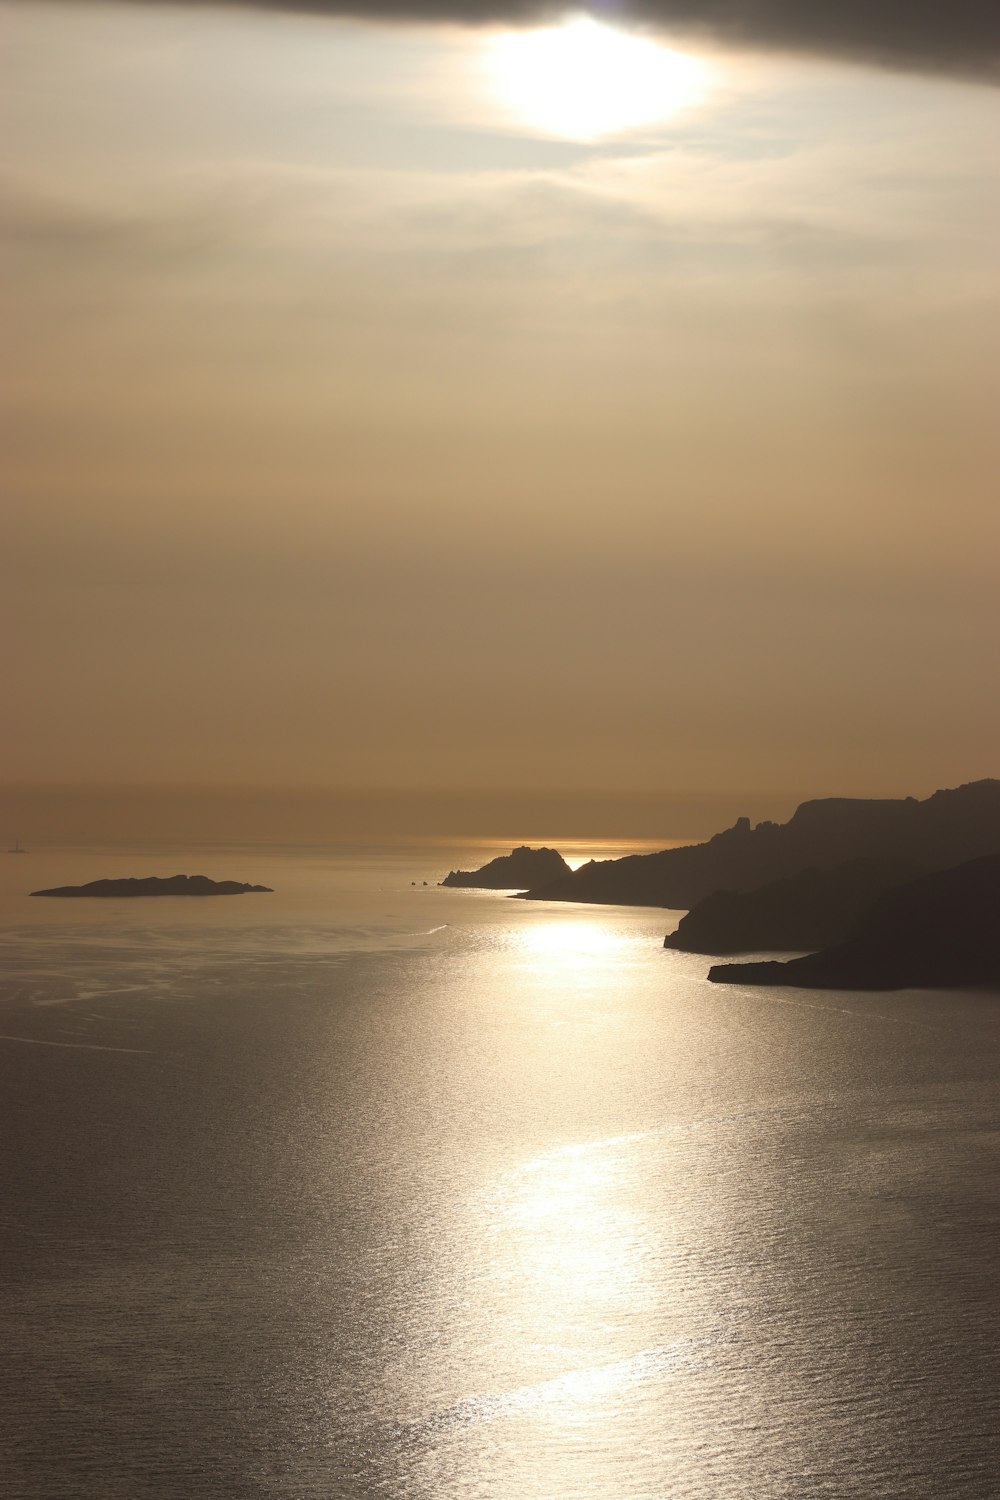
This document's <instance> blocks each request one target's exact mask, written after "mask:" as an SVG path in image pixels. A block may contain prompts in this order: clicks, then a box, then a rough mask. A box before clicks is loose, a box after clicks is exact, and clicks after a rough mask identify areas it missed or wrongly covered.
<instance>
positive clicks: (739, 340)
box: [0, 0, 1000, 833]
mask: <svg viewBox="0 0 1000 1500" xmlns="http://www.w3.org/2000/svg"><path fill="white" fill-rule="evenodd" d="M319 8H320V9H322V7H319ZM346 8H348V9H351V8H353V9H355V10H356V9H358V8H359V7H358V6H355V7H346ZM304 9H305V10H308V9H309V7H308V6H307V7H305V8H304ZM328 9H330V10H332V9H335V7H328ZM477 9H478V10H479V11H480V13H481V14H482V13H483V8H482V7H476V6H471V7H465V6H463V5H462V4H461V3H459V0H456V3H455V4H454V5H450V4H448V3H445V0H442V3H441V4H438V5H429V6H421V5H419V4H415V5H414V6H412V7H408V6H404V5H393V4H391V3H389V4H386V5H385V6H381V7H380V6H378V5H375V6H372V7H371V8H370V12H371V13H370V15H369V17H368V18H365V17H360V18H353V19H352V18H338V17H337V16H335V15H332V14H305V13H298V12H297V8H296V7H295V6H291V5H275V6H272V7H267V6H264V7H254V8H250V7H247V8H243V7H241V6H239V5H236V4H230V5H226V6H222V7H219V8H212V7H209V6H203V5H195V4H188V5H182V6H176V7H169V6H159V5H155V4H150V3H142V4H140V3H133V4H121V5H114V4H103V5H90V4H88V3H85V0H83V3H81V0H72V3H66V4H59V3H37V0H36V3H22V4H2V3H0V27H2V30H3V33H4V37H5V42H4V49H3V50H4V62H3V69H4V72H5V75H6V76H5V79H4V81H3V82H4V90H3V92H4V96H5V103H4V104H3V119H2V122H0V123H2V137H0V138H2V140H3V142H4V145H3V172H2V178H0V200H2V204H0V206H2V215H3V227H2V262H3V289H4V298H5V302H6V304H7V306H6V312H5V316H4V321H5V324H6V326H7V328H8V330H9V334H8V337H7V339H6V340H5V342H6V344H7V347H8V359H7V360H6V361H5V365H6V375H5V378H4V408H5V411H4V422H5V426H6V428H7V436H6V441H5V454H6V457H5V460H4V469H5V473H4V490H5V493H6V496H7V499H6V501H5V515H6V518H7V519H6V521H5V525H4V534H5V539H4V545H3V548H2V551H0V568H2V574H3V578H2V602H3V611H4V616H5V623H4V640H5V642H6V643H7V644H8V645H9V646H12V647H13V651H12V658H13V660H12V667H13V670H12V671H11V672H9V673H8V674H7V686H6V687H5V689H4V709H5V714H4V717H5V720H6V725H7V728H6V731H5V734H4V737H3V761H4V764H3V768H2V773H0V780H2V781H4V782H6V783H35V784H37V783H42V784H46V783H63V784H65V783H73V784H92V785H95V786H97V785H102V784H121V783H126V784H129V785H132V786H138V785H143V784H155V785H158V786H165V787H171V786H178V787H186V786H209V787H229V788H236V789H239V788H248V787H259V786H260V787H268V788H275V789H281V788H296V789H300V790H301V789H312V788H319V789H322V788H339V789H345V788H346V789H350V788H362V789H368V790H370V791H371V790H374V791H380V790H384V789H393V788H402V789H404V790H408V791H412V792H415V793H417V794H421V793H423V792H433V793H435V794H436V793H438V792H441V791H449V790H450V789H458V790H459V791H462V792H474V791H475V790H477V789H488V790H491V791H492V792H494V793H497V792H499V793H505V792H508V791H509V792H511V793H516V794H519V795H521V794H525V793H528V792H540V793H547V792H550V791H552V792H557V793H561V794H566V795H569V796H577V795H579V794H585V793H588V792H590V791H594V792H598V793H601V794H603V795H604V796H605V798H607V796H609V795H617V793H618V792H619V791H623V792H628V793H629V794H632V793H635V794H637V795H639V796H640V797H643V796H648V795H651V794H663V795H665V796H669V797H670V798H671V799H674V800H676V801H677V802H678V803H683V801H684V800H685V799H686V798H690V799H691V800H692V804H694V803H695V802H697V801H698V799H699V798H700V797H708V798H709V799H712V798H716V799H719V798H722V799H723V800H725V798H727V797H730V796H732V797H735V798H736V800H737V801H738V800H739V798H740V797H741V796H743V795H744V794H752V796H753V797H754V798H756V799H757V801H758V802H759V803H760V804H761V805H762V807H763V805H764V804H767V801H768V799H769V798H771V799H772V800H775V804H776V806H777V805H778V803H780V805H781V807H782V808H783V807H784V805H785V799H787V797H788V796H789V795H791V796H792V797H793V798H794V797H795V796H799V795H810V794H822V793H827V792H854V793H859V794H869V793H870V794H880V793H899V794H905V793H914V794H920V795H923V794H926V793H927V792H929V791H931V790H933V789H934V787H935V786H938V785H953V784H955V783H957V782H960V781H964V780H970V779H972V778H974V777H978V776H983V775H990V774H997V773H998V766H1000V760H998V755H997V747H998V744H1000V694H998V692H997V677H998V672H997V663H998V659H1000V650H998V648H1000V624H998V618H1000V610H998V604H997V599H998V597H1000V591H998V582H1000V580H998V577H997V575H998V572H1000V507H998V496H997V458H998V438H997V428H998V421H997V415H996V413H997V410H998V409H1000V408H998V402H997V396H998V390H997V385H998V381H997V372H998V368H1000V358H998V356H1000V349H998V332H997V330H998V328H1000V319H998V313H1000V307H998V302H1000V295H998V294H1000V276H998V271H997V264H998V256H997V250H998V243H1000V240H998V231H1000V194H998V192H997V178H998V165H1000V162H998V145H997V142H998V141H1000V92H998V91H997V90H996V89H995V88H994V87H992V86H991V85H990V82H989V80H988V74H989V55H988V51H986V50H984V49H986V48H987V44H988V43H989V41H990V36H991V33H990V31H989V30H988V28H989V27H990V26H991V25H993V24H995V23H991V22H990V21H989V20H988V17H989V16H990V15H991V14H993V12H992V9H991V8H987V7H976V6H971V5H966V6H963V5H959V6H957V7H942V6H935V7H927V8H926V9H924V8H923V7H921V6H916V7H908V8H906V14H907V15H909V16H910V17H911V23H912V24H911V25H910V26H909V29H907V26H906V25H904V24H903V23H899V24H896V23H895V22H894V21H893V17H894V16H897V17H898V16H899V15H900V14H901V13H902V12H901V9H900V7H897V6H885V5H875V6H871V5H867V6H861V5H857V6H851V5H847V6H841V7H835V8H832V7H829V6H818V5H817V6H802V5H798V6H792V5H791V3H790V0H788V3H781V0H746V3H745V4H744V5H743V7H742V9H740V7H730V8H729V11H728V14H729V15H730V16H732V17H735V18H736V21H737V22H738V24H736V25H734V26H733V27H732V28H730V30H729V31H728V32H720V31H719V29H718V27H714V29H713V26H712V25H710V26H709V28H708V30H707V32H706V33H705V36H706V37H708V38H709V39H708V40H706V39H705V38H704V37H703V36H702V34H701V33H700V32H699V33H698V34H697V35H696V36H693V35H692V34H691V33H690V32H688V31H684V32H676V33H671V32H670V30H669V25H668V23H664V22H662V21H661V20H660V17H661V16H663V15H664V14H666V15H668V16H669V15H673V16H675V17H676V16H680V17H681V18H682V19H689V18H690V15H692V14H693V15H695V16H696V18H697V19H701V20H704V18H705V17H706V16H707V17H708V21H709V22H710V23H712V22H713V20H714V13H715V11H716V9H717V7H715V6H713V5H712V4H711V3H705V4H703V5H701V6H700V7H699V6H697V5H695V4H693V3H689V4H686V5H681V4H680V3H678V4H677V5H676V6H675V7H674V9H673V11H671V10H670V7H669V4H668V3H667V0H663V4H662V5H659V6H658V5H657V4H653V3H649V4H644V5H640V6H637V7H635V8H634V9H633V12H632V13H633V14H638V15H640V16H641V17H642V19H643V20H644V22H645V23H646V25H647V29H646V30H645V31H644V32H642V33H639V34H635V35H640V36H641V37H642V38H643V39H644V41H645V43H646V47H645V50H644V49H643V48H642V47H641V46H639V48H638V51H636V52H635V58H636V59H637V61H636V62H635V66H637V67H639V69H640V72H639V74H637V75H636V76H635V78H633V77H632V75H631V74H630V72H629V69H630V68H631V67H632V66H633V63H632V62H630V61H629V59H630V57H632V54H631V53H629V51H628V50H627V48H626V49H625V50H624V51H621V55H620V57H619V51H620V50H621V49H619V48H618V46H617V41H616V39H615V38H614V37H612V39H611V41H610V42H609V40H608V37H607V34H604V35H603V36H600V35H599V36H598V38H597V44H596V45H591V43H592V41H593V37H592V34H591V33H588V32H587V31H586V29H584V30H582V31H581V29H580V27H579V26H577V27H576V29H575V31H574V28H573V27H572V26H571V27H569V28H563V29H560V30H559V31H558V33H557V35H556V38H555V41H553V40H552V38H551V36H550V38H549V42H548V43H547V44H546V46H547V49H548V50H546V48H545V47H542V48H541V50H538V47H536V45H535V42H537V37H536V38H535V42H531V43H530V44H529V46H528V47H527V50H525V49H524V48H523V47H522V50H521V51H518V44H517V43H515V44H514V45H513V47H512V44H511V39H510V37H509V35H508V36H507V37H506V39H503V38H502V37H501V31H500V28H501V26H503V25H505V24H507V23H506V22H505V20H504V13H505V10H506V12H507V13H508V14H510V13H512V12H514V13H516V12H517V11H519V10H521V9H523V7H518V6H513V7H504V6H503V5H499V6H497V7H495V8H490V7H487V8H486V12H487V13H486V19H485V21H484V22H483V23H482V24H479V25H476V26H467V25H465V24H464V23H463V17H464V16H468V15H470V14H472V12H473V11H476V10H477ZM379 10H381V11H384V12H389V13H391V12H392V11H394V10H395V11H396V12H400V13H406V14H403V18H402V19H399V18H395V19H394V18H393V17H392V15H391V14H389V15H387V16H384V17H382V18H380V17H379V15H378V14H377V12H378V11H379ZM831 10H832V11H833V13H834V14H836V15H838V16H840V18H841V20H840V23H839V25H838V26H837V27H832V26H831V25H827V24H826V23H825V22H824V23H822V24H820V23H819V22H817V23H816V24H815V25H811V24H809V18H810V17H812V18H813V19H814V20H815V18H816V17H822V16H824V15H825V16H827V17H828V16H829V15H830V13H831ZM427 11H430V12H431V13H432V15H433V16H434V17H440V18H441V19H431V20H429V21H422V20H421V19H420V16H419V15H418V14H416V15H415V13H416V12H427ZM494 16H499V19H498V20H497V21H496V22H494V21H493V17H494ZM873 17H874V18H875V19H874V21H873V19H872V18H873ZM789 18H791V19H789ZM866 18H867V19H866ZM979 21H981V22H982V27H981V30H980V31H978V32H977V30H976V24H977V23H978V22H979ZM875 22H877V23H878V24H875ZM651 23H655V27H656V28H657V29H654V30H649V29H648V27H649V25H650V24H651ZM883 23H884V24H883ZM548 24H549V25H550V26H551V25H552V18H551V16H550V17H549V23H548ZM824 28H825V29H824ZM574 36H575V37H576V42H572V38H573V37H574ZM588 37H590V40H589V41H588ZM581 38H582V39H583V40H582V42H581ZM567 39H569V40H567ZM521 40H522V41H523V37H522V38H521ZM618 40H620V38H619V39H618ZM633 40H634V36H633ZM653 42H656V43H659V44H662V45H663V46H668V47H669V46H670V45H671V44H672V43H674V42H676V44H677V46H679V47H680V48H681V51H682V53H683V54H684V57H685V58H686V59H687V61H684V60H682V62H681V64H678V65H676V66H674V65H673V64H671V67H673V68H674V71H673V72H671V71H670V69H669V68H667V70H666V71H665V72H664V71H663V68H664V67H665V66H666V64H665V63H664V56H663V53H662V52H660V53H655V52H653V51H652V46H653ZM581 46H582V47H583V56H582V63H581ZM588 47H589V48H590V51H589V52H588V51H587V48H588ZM574 48H575V50H574ZM778 48H781V49H783V50H777V49H778ZM995 55H996V53H995V50H994V52H993V56H995ZM595 57H596V58H597V59H598V62H597V63H596V64H595V62H594V59H595ZM588 58H589V61H588ZM877 59H881V60H887V61H888V63H889V64H891V66H887V67H879V66H877V65H876V62H875V60H877ZM579 66H583V68H584V72H583V74H582V78H581V79H577V80H575V81H574V78H573V77H569V76H568V75H569V74H570V73H572V70H573V69H574V68H578V67H579ZM643 68H645V69H646V72H645V73H643V72H642V69H643ZM540 69H541V78H540V79H539V76H538V75H539V70H540ZM588 69H589V71H587V70H588ZM657 69H660V71H657ZM678 69H679V71H678ZM564 74H565V75H567V76H564ZM672 78H674V79H678V80H679V82H678V83H677V85H676V91H675V92H671V90H672V89H674V84H673V83H671V82H670V80H671V79H672ZM984 79H985V80H986V81H984ZM647 84H648V85H649V88H652V90H653V93H654V94H655V95H656V97H655V98H654V100H653V103H652V104H649V103H648V99H647V95H648V93H649V88H646V85H647ZM644 88H645V89H646V92H645V93H644V92H643V89H644ZM657 89H660V90H661V93H662V103H661V101H660V95H658V94H656V90H657ZM597 98H599V99H600V101H601V108H600V109H598V108H597V107H596V105H595V103H594V101H595V99H597ZM647 106H648V107H647ZM630 109H631V110H632V116H633V117H632V118H630V116H629V110H630ZM637 112H638V114H639V115H640V116H641V117H640V118H638V119H636V118H634V116H635V115H636V113H637ZM11 347H13V351H14V357H13V358H12V359H11V358H10V349H11ZM542 805H544V798H543V803H542ZM737 810H739V809H737ZM12 831H13V830H12ZM481 831H483V832H489V831H491V830H489V829H483V830H481ZM581 831H584V832H585V831H586V830H581ZM659 831H663V832H665V833H666V832H669V830H668V829H663V830H659ZM685 831H686V830H685ZM708 831H710V830H708Z"/></svg>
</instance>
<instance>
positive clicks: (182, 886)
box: [31, 875, 271, 898]
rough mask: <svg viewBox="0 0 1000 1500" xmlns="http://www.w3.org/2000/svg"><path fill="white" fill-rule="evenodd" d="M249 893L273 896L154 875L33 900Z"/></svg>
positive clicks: (234, 883)
mask: <svg viewBox="0 0 1000 1500" xmlns="http://www.w3.org/2000/svg"><path fill="white" fill-rule="evenodd" d="M247 891H267V892H268V893H270V892H271V887H270V886H269V885H247V884H246V883H245V882H243V881H239V880H209V878H208V876H207V875H165V876H159V875H150V876H148V877H147V878H145V879H142V880H137V879H135V878H134V877H129V879H127V880H91V881H90V882H89V884H88V885H57V886H53V887H52V889H51V890H48V891H32V892H31V894H32V895H33V896H104V897H112V898H117V897H120V896H242V895H244V894H245V892H247Z"/></svg>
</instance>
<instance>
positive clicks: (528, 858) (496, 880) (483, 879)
mask: <svg viewBox="0 0 1000 1500" xmlns="http://www.w3.org/2000/svg"><path fill="white" fill-rule="evenodd" d="M570 873H571V871H570V867H569V865H568V864H567V863H566V861H565V860H564V859H563V857H562V855H561V854H560V853H559V851H558V849H529V848H528V846H527V844H522V845H521V846H520V848H518V849H514V850H512V851H511V853H510V854H501V855H499V856H498V857H497V858H496V859H491V860H490V861H489V863H488V864H485V865H483V866H482V867H481V868H480V869H478V870H452V871H450V873H449V874H447V875H446V876H445V878H444V880H442V881H441V884H442V885H450V886H460V887H464V888H466V889H469V890H487V891H526V890H528V889H529V888H530V887H531V886H541V885H545V884H546V883H547V882H548V881H550V880H558V879H560V878H561V877H562V876H564V875H569V874H570Z"/></svg>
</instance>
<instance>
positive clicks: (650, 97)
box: [489, 16, 707, 141]
mask: <svg viewBox="0 0 1000 1500" xmlns="http://www.w3.org/2000/svg"><path fill="white" fill-rule="evenodd" d="M489 70H490V73H491V75H492V82H493V86H494V89H495V91H496V93H497V94H498V95H499V97H500V99H501V102H502V103H503V104H504V106H505V107H506V108H507V110H508V111H510V112H511V113H512V114H513V115H514V116H515V117H516V118H517V119H518V120H519V121H520V122H521V123H522V124H524V125H527V126H530V127H531V128H533V129H535V130H538V131H541V132H543V133H544V134H546V135H554V136H562V137H564V138H567V139H570V140H581V141H592V140H599V139H601V138H602V137H604V136H610V135H618V134H621V133H624V132H625V131H628V130H635V129H637V128H638V127H640V126H643V125H651V124H653V123H655V122H656V121H658V120H663V119H666V118H667V117H668V116H670V115H672V114H674V113H675V112H676V111H677V110H679V109H683V108H685V107H686V106H688V105H691V104H694V103H696V102H697V100H698V99H699V98H700V97H701V95H702V94H703V93H704V92H705V88H706V84H707V69H706V67H705V65H704V64H703V63H702V62H700V61H699V60H698V59H697V58H694V57H690V56H688V55H687V54H685V53H682V52H674V51H673V50H672V49H670V48H668V47H661V46H659V45H658V44H657V43H656V42H654V41H651V40H650V39H649V38H648V37H642V36H635V35H632V34H630V33H629V32H626V31H620V30H618V29H617V28H616V27H614V26H607V25H605V24H604V23H603V22H601V21H595V20H594V19H593V18H592V17H590V16H571V17H568V18H567V19H566V20H565V21H563V22H562V23H561V24H560V25H558V26H547V27H544V28H542V29H539V30H533V31H509V32H503V33H502V34H501V35H499V36H497V37H494V38H493V39H492V41H491V42H490V56H489Z"/></svg>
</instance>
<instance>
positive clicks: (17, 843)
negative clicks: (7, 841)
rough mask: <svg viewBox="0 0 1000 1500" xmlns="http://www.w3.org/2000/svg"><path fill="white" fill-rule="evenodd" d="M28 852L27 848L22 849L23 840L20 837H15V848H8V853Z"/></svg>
mask: <svg viewBox="0 0 1000 1500" xmlns="http://www.w3.org/2000/svg"><path fill="white" fill-rule="evenodd" d="M27 852H28V851H27V849H22V848H21V840H20V839H15V840H14V847H13V849H8V850H7V853H8V854H27Z"/></svg>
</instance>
